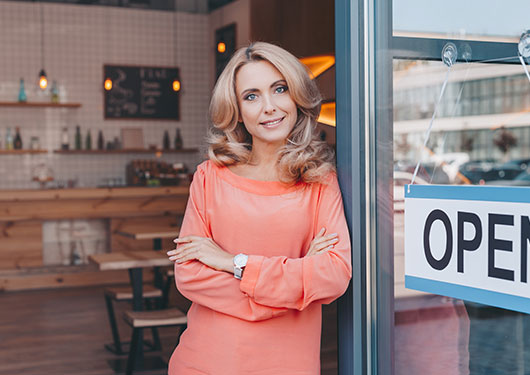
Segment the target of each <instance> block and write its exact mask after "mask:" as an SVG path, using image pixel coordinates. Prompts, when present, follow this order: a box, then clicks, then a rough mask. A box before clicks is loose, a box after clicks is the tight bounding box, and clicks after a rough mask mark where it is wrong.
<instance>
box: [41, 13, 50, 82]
mask: <svg viewBox="0 0 530 375" xmlns="http://www.w3.org/2000/svg"><path fill="white" fill-rule="evenodd" d="M40 27H41V30H40V59H41V60H40V63H41V65H40V66H41V70H40V72H39V87H40V89H41V90H45V89H46V87H48V78H47V77H46V72H45V71H44V10H43V8H42V3H41V4H40Z"/></svg>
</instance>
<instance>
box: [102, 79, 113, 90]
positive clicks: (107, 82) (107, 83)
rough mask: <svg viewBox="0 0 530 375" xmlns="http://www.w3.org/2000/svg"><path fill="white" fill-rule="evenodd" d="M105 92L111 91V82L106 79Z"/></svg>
mask: <svg viewBox="0 0 530 375" xmlns="http://www.w3.org/2000/svg"><path fill="white" fill-rule="evenodd" d="M104 87H105V90H107V91H110V90H112V80H111V79H110V78H107V79H106V80H105V83H104Z"/></svg>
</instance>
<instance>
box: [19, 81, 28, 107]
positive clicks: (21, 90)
mask: <svg viewBox="0 0 530 375" xmlns="http://www.w3.org/2000/svg"><path fill="white" fill-rule="evenodd" d="M27 100H28V97H27V95H26V89H25V88H24V78H20V87H19V89H18V101H19V102H20V103H25V102H26V101H27Z"/></svg>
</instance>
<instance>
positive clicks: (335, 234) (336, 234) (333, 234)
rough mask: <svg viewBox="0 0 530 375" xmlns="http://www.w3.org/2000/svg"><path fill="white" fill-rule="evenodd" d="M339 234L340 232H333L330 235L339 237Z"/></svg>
mask: <svg viewBox="0 0 530 375" xmlns="http://www.w3.org/2000/svg"><path fill="white" fill-rule="evenodd" d="M338 235H339V234H338V233H331V234H330V236H331V237H337V236H338Z"/></svg>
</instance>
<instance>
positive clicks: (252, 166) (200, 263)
mask: <svg viewBox="0 0 530 375" xmlns="http://www.w3.org/2000/svg"><path fill="white" fill-rule="evenodd" d="M319 111H320V96H319V93H318V90H317V88H316V85H315V83H314V82H313V81H312V80H311V79H310V77H309V75H308V72H307V70H306V69H305V67H304V66H303V65H302V64H301V63H300V62H299V61H298V59H296V58H295V57H294V56H292V55H291V54H290V53H288V52H287V51H285V50H283V49H281V48H280V47H277V46H274V45H271V44H268V43H255V44H252V45H250V46H249V47H248V48H242V49H240V50H238V51H237V52H236V53H235V55H234V56H233V57H232V59H231V60H230V62H229V63H228V65H227V66H226V68H225V70H224V71H223V73H222V74H221V76H220V77H219V79H218V81H217V84H216V86H215V88H214V91H213V96H212V101H211V103H210V116H211V118H212V121H213V125H214V134H212V136H211V137H210V147H209V157H210V160H208V161H206V162H204V163H202V164H201V165H199V167H198V168H197V171H196V172H195V175H194V177H193V182H192V184H191V187H190V197H189V201H188V205H187V208H186V213H185V216H184V221H183V224H182V227H181V232H180V237H179V238H178V239H176V240H175V243H177V248H176V249H175V250H172V251H169V252H168V255H169V257H170V259H171V260H173V261H175V281H176V284H177V287H178V289H179V290H180V292H181V293H182V294H183V295H184V296H185V297H187V298H188V299H190V300H191V301H192V302H193V304H192V306H191V308H190V310H189V312H188V328H187V330H186V331H184V333H183V334H182V337H181V340H180V344H179V345H178V347H177V348H176V349H175V352H174V353H173V356H172V357H171V360H170V364H169V374H172V375H173V374H179V375H180V374H186V375H187V374H220V375H227V374H230V375H234V374H263V375H268V374H270V375H282V374H286V375H287V374H289V375H293V374H311V375H315V374H319V373H320V359H319V356H320V331H321V305H322V304H323V303H330V302H332V301H333V300H334V299H336V298H337V297H339V296H340V295H342V293H344V291H345V290H346V288H347V285H348V282H349V279H350V277H351V263H350V240H349V235H348V228H347V225H346V221H345V219H344V212H343V207H342V200H341V194H340V190H339V186H338V183H337V178H336V175H335V173H334V168H333V165H332V163H331V161H332V157H333V154H332V152H331V151H330V150H329V148H328V147H327V145H326V144H325V143H323V142H321V141H318V140H317V139H316V137H315V134H314V132H315V125H316V118H317V116H318V114H319ZM325 233H330V234H325Z"/></svg>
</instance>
